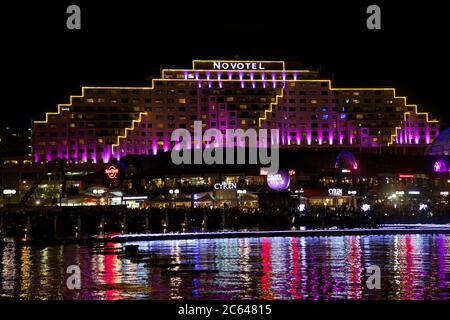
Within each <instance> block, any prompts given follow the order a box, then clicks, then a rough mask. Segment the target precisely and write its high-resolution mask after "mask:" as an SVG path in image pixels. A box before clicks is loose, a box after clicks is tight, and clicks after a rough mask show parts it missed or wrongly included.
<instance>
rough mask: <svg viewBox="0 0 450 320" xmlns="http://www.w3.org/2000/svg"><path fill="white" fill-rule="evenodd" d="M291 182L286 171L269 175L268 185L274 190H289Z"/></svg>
mask: <svg viewBox="0 0 450 320" xmlns="http://www.w3.org/2000/svg"><path fill="white" fill-rule="evenodd" d="M290 182H291V180H290V177H289V173H288V172H287V171H285V170H280V171H278V173H276V174H269V175H267V185H268V186H269V188H271V189H274V190H282V189H287V188H288V187H289V183H290Z"/></svg>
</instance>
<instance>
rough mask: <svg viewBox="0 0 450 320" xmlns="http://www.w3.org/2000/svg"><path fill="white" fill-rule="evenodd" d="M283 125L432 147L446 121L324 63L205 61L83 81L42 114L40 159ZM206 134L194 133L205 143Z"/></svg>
mask: <svg viewBox="0 0 450 320" xmlns="http://www.w3.org/2000/svg"><path fill="white" fill-rule="evenodd" d="M194 121H202V123H203V129H204V130H206V129H208V128H217V129H220V130H225V129H238V128H241V129H247V128H268V129H279V135H278V136H276V137H270V139H271V140H272V141H275V140H276V141H277V142H278V143H279V144H280V145H281V147H289V148H317V147H321V148H329V147H342V148H352V147H355V148H356V147H357V148H379V147H388V146H389V147H396V146H402V147H407V146H423V145H427V144H430V143H432V142H433V140H434V139H435V137H437V136H438V134H439V127H438V122H437V121H436V120H430V119H428V114H427V113H420V112H418V110H417V106H416V105H410V104H408V103H407V101H406V98H405V97H399V96H397V95H396V93H395V89H392V88H334V87H333V86H332V83H331V81H330V80H328V79H323V78H320V77H319V75H318V73H317V72H316V71H310V70H290V69H289V68H286V64H285V63H284V62H282V61H205V60H196V61H194V62H193V67H192V69H165V70H163V71H162V76H161V78H159V79H153V80H152V84H151V86H149V87H139V88H118V87H116V88H107V87H83V88H82V94H81V95H80V96H72V97H70V101H69V103H68V104H63V105H59V106H58V110H56V112H50V113H47V114H46V116H45V120H43V121H35V122H34V126H33V135H32V146H33V156H34V160H35V161H36V162H42V161H50V160H54V159H57V158H61V159H65V160H67V161H68V162H71V163H80V162H82V163H83V162H92V163H100V162H103V163H108V162H110V161H111V160H112V159H119V158H121V157H123V156H125V155H128V154H141V155H155V154H157V153H158V152H165V151H168V150H170V149H171V148H172V146H173V144H174V142H171V141H170V137H171V133H172V132H173V130H175V129H177V128H185V129H187V130H190V131H193V128H194ZM202 143H203V142H202V141H193V142H192V146H193V147H200V146H201V145H202Z"/></svg>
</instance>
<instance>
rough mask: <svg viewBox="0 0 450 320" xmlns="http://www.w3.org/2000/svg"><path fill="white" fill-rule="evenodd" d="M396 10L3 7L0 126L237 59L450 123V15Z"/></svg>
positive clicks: (312, 5)
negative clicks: (358, 89) (266, 63)
mask: <svg viewBox="0 0 450 320" xmlns="http://www.w3.org/2000/svg"><path fill="white" fill-rule="evenodd" d="M178 2H179V3H180V4H178ZM391 2H395V4H393V3H384V2H380V1H371V2H367V1H355V2H349V1H329V2H326V1H301V0H297V1H289V2H287V1H273V3H272V4H266V2H262V1H257V2H256V1H255V2H250V1H245V2H244V1H212V0H211V1H208V2H199V1H184V2H180V1H177V2H175V1H161V2H160V1H150V0H148V1H142V0H127V1H121V2H114V1H77V0H73V1H58V3H55V4H53V3H51V2H50V1H38V2H34V3H33V5H27V4H25V3H23V2H20V3H17V4H14V5H12V6H10V7H7V9H4V10H2V12H3V15H2V20H1V24H2V30H3V32H2V34H3V35H2V40H1V41H2V42H3V44H2V53H3V59H2V61H3V70H4V72H3V77H4V79H5V80H7V81H6V82H7V85H6V86H5V87H3V94H2V98H3V99H2V112H3V116H2V117H1V120H0V121H1V125H2V126H3V127H4V126H7V125H8V126H12V127H24V128H26V127H28V126H29V125H30V121H31V119H43V117H44V112H45V111H50V110H55V109H56V104H57V103H65V102H67V101H68V98H69V95H70V94H79V93H80V92H81V86H82V85H93V86H106V85H124V86H134V85H136V86H145V85H149V83H150V82H149V80H148V77H150V76H155V77H157V76H159V75H160V68H161V67H167V68H187V67H190V66H191V60H192V59H231V58H234V57H235V56H239V57H240V58H242V59H247V60H259V59H260V60H285V61H296V62H298V63H299V65H300V66H302V68H307V69H308V68H309V69H320V70H321V74H322V75H324V76H333V79H334V85H335V86H340V87H345V86H381V87H383V86H387V87H389V86H392V87H396V88H397V90H398V91H397V93H398V94H399V95H406V96H407V97H408V102H410V103H417V104H418V105H419V108H420V110H421V111H428V112H430V113H431V115H432V116H434V117H437V118H438V119H439V120H441V122H442V125H441V127H444V126H449V125H450V115H449V112H447V109H446V108H447V101H446V97H447V96H448V89H447V80H446V76H447V74H448V66H449V63H448V61H449V49H448V38H449V37H448V32H447V29H446V27H447V26H446V24H447V23H448V22H447V19H448V17H447V16H446V15H448V13H447V12H446V11H445V10H444V8H442V7H440V5H437V4H432V2H430V1H427V2H423V1H422V2H420V3H416V2H406V1H405V2H402V1H391ZM46 3H47V4H46ZM243 3H245V6H244V5H243ZM70 4H78V5H79V6H80V7H81V12H82V18H81V20H82V30H81V31H78V30H68V29H67V28H66V18H67V16H68V15H67V14H66V8H67V6H68V5H70ZM370 4H378V5H379V6H380V7H381V11H382V29H381V30H368V29H367V28H366V19H367V17H368V15H367V14H366V8H367V6H368V5H370Z"/></svg>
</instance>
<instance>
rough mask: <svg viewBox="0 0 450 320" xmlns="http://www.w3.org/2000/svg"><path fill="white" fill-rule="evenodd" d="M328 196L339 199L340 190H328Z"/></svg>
mask: <svg viewBox="0 0 450 320" xmlns="http://www.w3.org/2000/svg"><path fill="white" fill-rule="evenodd" d="M328 194H329V195H330V196H333V197H341V196H342V189H336V188H331V189H328Z"/></svg>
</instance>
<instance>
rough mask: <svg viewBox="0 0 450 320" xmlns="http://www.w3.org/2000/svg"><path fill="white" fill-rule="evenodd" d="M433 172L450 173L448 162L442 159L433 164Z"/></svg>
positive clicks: (449, 163)
mask: <svg viewBox="0 0 450 320" xmlns="http://www.w3.org/2000/svg"><path fill="white" fill-rule="evenodd" d="M433 171H434V172H437V173H443V172H450V160H449V159H448V158H447V157H442V158H439V159H438V160H436V162H435V163H434V167H433Z"/></svg>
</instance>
